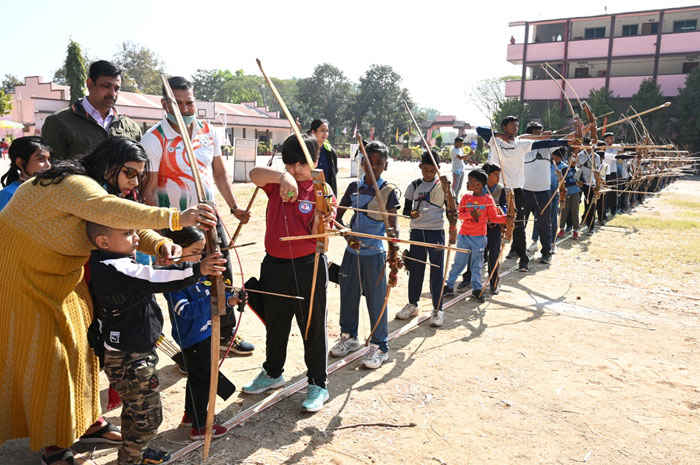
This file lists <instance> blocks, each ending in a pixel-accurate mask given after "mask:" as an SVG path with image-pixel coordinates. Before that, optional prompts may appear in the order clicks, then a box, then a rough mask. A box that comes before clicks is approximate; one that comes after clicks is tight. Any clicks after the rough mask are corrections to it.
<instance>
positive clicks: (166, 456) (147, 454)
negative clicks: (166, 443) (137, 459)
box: [140, 447, 170, 465]
mask: <svg viewBox="0 0 700 465" xmlns="http://www.w3.org/2000/svg"><path fill="white" fill-rule="evenodd" d="M168 460H170V453H169V452H166V451H164V450H158V449H151V448H150V447H149V448H147V449H146V450H144V451H143V454H142V455H141V464H140V465H157V464H159V463H165V462H167V461H168Z"/></svg>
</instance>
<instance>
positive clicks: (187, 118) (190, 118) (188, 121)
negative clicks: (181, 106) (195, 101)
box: [167, 113, 196, 126]
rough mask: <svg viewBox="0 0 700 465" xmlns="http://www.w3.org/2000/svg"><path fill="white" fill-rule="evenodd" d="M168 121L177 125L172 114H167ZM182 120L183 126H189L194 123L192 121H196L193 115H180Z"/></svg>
mask: <svg viewBox="0 0 700 465" xmlns="http://www.w3.org/2000/svg"><path fill="white" fill-rule="evenodd" d="M167 115H168V119H169V120H170V121H172V122H173V123H177V120H176V119H175V115H173V114H172V113H167ZM181 116H182V120H183V121H184V122H185V126H189V125H190V124H192V123H194V120H195V119H196V116H195V115H181Z"/></svg>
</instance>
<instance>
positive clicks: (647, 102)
mask: <svg viewBox="0 0 700 465" xmlns="http://www.w3.org/2000/svg"><path fill="white" fill-rule="evenodd" d="M664 101H665V99H664V96H663V94H662V93H661V87H659V85H658V84H657V83H656V82H654V80H653V79H645V80H644V81H642V83H641V84H640V85H639V90H638V91H637V93H636V94H634V95H633V96H632V102H631V105H632V107H634V109H635V110H637V111H643V110H646V109H648V108H651V107H655V106H658V105H661V104H662V103H664ZM641 118H642V121H644V125H645V126H646V127H647V129H648V130H649V132H650V133H651V134H652V136H659V137H665V136H666V135H667V134H666V131H665V129H666V126H667V124H666V122H667V121H668V115H664V114H663V113H662V112H653V113H649V114H648V115H645V116H642V117H641Z"/></svg>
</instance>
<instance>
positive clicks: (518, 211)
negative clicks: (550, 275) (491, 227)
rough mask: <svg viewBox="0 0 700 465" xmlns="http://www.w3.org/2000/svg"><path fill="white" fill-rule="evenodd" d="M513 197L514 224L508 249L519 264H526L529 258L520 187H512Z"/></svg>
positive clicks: (523, 202) (522, 193) (522, 195)
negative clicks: (518, 260)
mask: <svg viewBox="0 0 700 465" xmlns="http://www.w3.org/2000/svg"><path fill="white" fill-rule="evenodd" d="M513 197H514V200H515V225H514V226H513V245H512V246H511V249H510V250H511V252H514V253H515V254H516V255H517V256H518V257H519V258H520V265H527V264H528V263H529V261H530V259H529V258H527V245H526V244H525V196H524V191H523V190H522V189H520V188H518V189H513ZM545 202H546V200H545ZM543 206H544V204H543Z"/></svg>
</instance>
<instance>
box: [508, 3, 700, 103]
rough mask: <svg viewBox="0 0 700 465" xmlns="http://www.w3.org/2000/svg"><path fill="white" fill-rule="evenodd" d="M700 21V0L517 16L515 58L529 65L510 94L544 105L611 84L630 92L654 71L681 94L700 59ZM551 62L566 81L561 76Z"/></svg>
mask: <svg viewBox="0 0 700 465" xmlns="http://www.w3.org/2000/svg"><path fill="white" fill-rule="evenodd" d="M699 20H700V5H697V6H691V7H685V8H669V9H657V10H647V11H634V12H627V13H615V14H604V15H599V16H586V17H577V18H560V19H547V20H537V21H516V22H513V23H510V24H509V26H510V27H511V28H513V32H514V35H513V37H512V38H511V43H510V45H508V50H507V60H508V61H509V62H510V63H513V64H516V65H522V73H521V77H520V79H517V80H509V81H507V82H506V96H507V97H517V98H519V99H520V100H521V101H527V102H528V103H530V104H537V103H542V102H547V101H550V102H551V101H555V100H562V99H563V96H564V93H565V95H566V96H567V97H568V98H574V96H575V94H578V95H579V96H580V98H582V99H584V98H586V97H588V95H589V92H590V91H591V90H592V89H599V88H601V87H605V88H607V89H609V90H610V91H612V93H613V94H614V96H616V97H620V98H629V97H631V96H632V95H634V94H635V93H636V92H637V91H638V90H639V85H640V84H641V82H642V81H644V80H645V79H649V78H651V79H654V80H655V81H656V82H657V83H658V84H659V86H660V88H661V92H662V93H663V95H664V96H667V97H674V96H676V95H678V90H679V88H682V87H683V86H684V85H685V79H686V75H687V74H688V73H689V72H690V71H691V70H692V69H694V68H696V67H697V66H698V63H700V29H698V22H699ZM516 37H519V39H516ZM544 63H549V64H550V65H552V66H553V67H554V68H555V69H557V70H558V71H559V72H560V73H561V74H562V75H564V77H565V78H566V82H564V81H563V80H562V79H558V80H557V81H556V82H555V81H553V80H552V79H551V78H550V77H549V76H548V75H547V73H546V72H545V70H544V69H543V67H542V65H543V64H544ZM560 86H561V87H560ZM571 87H573V90H574V91H575V93H574V92H572V90H571ZM562 88H563V89H564V92H562Z"/></svg>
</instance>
